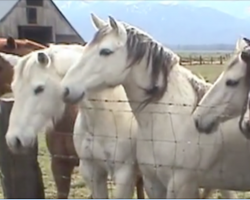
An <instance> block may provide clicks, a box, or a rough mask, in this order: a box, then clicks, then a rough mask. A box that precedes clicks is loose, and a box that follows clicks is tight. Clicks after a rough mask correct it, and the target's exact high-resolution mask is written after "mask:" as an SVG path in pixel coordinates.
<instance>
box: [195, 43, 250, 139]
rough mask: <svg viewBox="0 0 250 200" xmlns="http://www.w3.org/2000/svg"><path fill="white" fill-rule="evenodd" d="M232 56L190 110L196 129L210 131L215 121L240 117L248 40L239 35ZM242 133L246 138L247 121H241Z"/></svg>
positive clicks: (249, 73) (249, 83)
mask: <svg viewBox="0 0 250 200" xmlns="http://www.w3.org/2000/svg"><path fill="white" fill-rule="evenodd" d="M235 50H236V51H235V55H234V56H233V58H232V60H231V61H230V63H229V65H228V67H227V68H226V69H225V71H224V72H223V73H222V74H221V75H220V77H219V78H218V79H217V80H216V82H215V83H214V85H213V87H212V88H211V89H210V90H209V91H208V92H207V93H206V95H205V96H204V98H203V99H202V100H201V102H200V103H199V107H198V108H197V109H196V111H195V112H194V116H195V124H196V127H197V129H198V131H200V132H204V133H207V134H209V133H212V132H213V131H215V130H217V129H218V127H219V124H220V123H222V122H225V121H227V120H230V119H232V118H235V117H237V116H239V115H241V117H243V115H244V113H245V111H246V108H247V107H246V105H247V100H248V93H249V89H250V40H249V39H247V38H240V39H239V40H238V41H237V43H236V49H235ZM239 125H240V126H242V125H243V126H242V131H243V133H244V135H245V136H246V137H247V138H248V139H249V138H250V131H249V126H248V123H243V124H241V121H240V124H239Z"/></svg>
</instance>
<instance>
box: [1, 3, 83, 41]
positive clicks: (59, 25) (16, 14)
mask: <svg viewBox="0 0 250 200" xmlns="http://www.w3.org/2000/svg"><path fill="white" fill-rule="evenodd" d="M36 8H37V24H38V25H39V26H52V27H53V35H54V38H53V40H54V41H55V40H56V38H55V35H56V34H58V35H70V36H72V35H74V36H75V40H77V41H79V42H80V41H82V39H81V38H80V37H79V36H78V35H77V34H76V33H75V32H74V30H73V29H72V28H71V27H70V26H69V25H68V23H67V22H66V21H65V20H64V18H63V17H62V16H61V15H60V14H59V13H58V11H57V10H56V8H55V7H54V6H53V4H52V3H51V1H47V0H44V6H43V7H36ZM19 25H20V26H27V25H29V24H28V23H27V19H26V1H25V0H22V1H20V2H19V3H18V5H17V6H16V7H15V8H14V10H13V11H12V13H11V14H10V15H9V16H8V17H7V18H6V19H5V20H4V21H3V22H2V23H1V24H0V36H1V37H7V36H12V37H15V38H17V37H18V28H17V27H18V26H19Z"/></svg>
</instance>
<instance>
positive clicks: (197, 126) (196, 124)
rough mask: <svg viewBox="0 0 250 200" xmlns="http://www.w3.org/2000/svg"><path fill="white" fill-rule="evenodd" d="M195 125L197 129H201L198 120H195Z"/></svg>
mask: <svg viewBox="0 0 250 200" xmlns="http://www.w3.org/2000/svg"><path fill="white" fill-rule="evenodd" d="M194 124H195V127H196V128H197V129H198V128H199V121H198V119H195V120H194Z"/></svg>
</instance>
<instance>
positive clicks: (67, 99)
mask: <svg viewBox="0 0 250 200" xmlns="http://www.w3.org/2000/svg"><path fill="white" fill-rule="evenodd" d="M84 96H85V92H82V93H81V94H80V95H78V96H73V95H69V96H67V97H64V98H63V101H64V102H65V103H68V104H77V103H80V102H81V101H82V99H83V98H84Z"/></svg>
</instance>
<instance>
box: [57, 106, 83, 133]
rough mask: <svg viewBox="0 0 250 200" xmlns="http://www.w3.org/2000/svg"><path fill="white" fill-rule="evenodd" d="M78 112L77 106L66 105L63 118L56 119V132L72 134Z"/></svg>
mask: <svg viewBox="0 0 250 200" xmlns="http://www.w3.org/2000/svg"><path fill="white" fill-rule="evenodd" d="M77 110H78V108H77V106H75V105H69V104H66V105H65V109H64V112H63V114H62V117H61V118H59V119H56V120H55V122H54V130H55V131H57V132H62V133H67V134H72V133H73V130H74V122H75V119H76V116H77Z"/></svg>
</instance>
